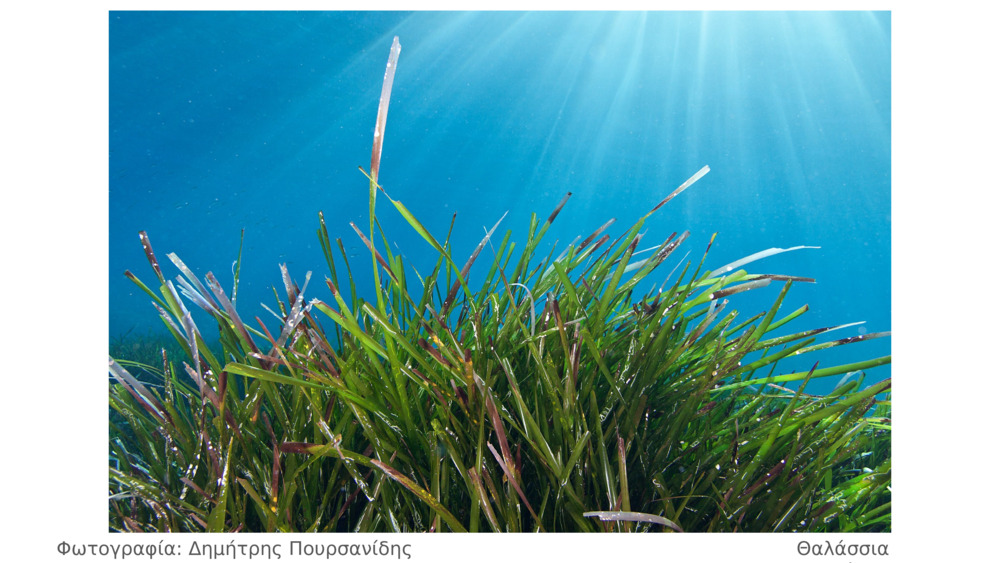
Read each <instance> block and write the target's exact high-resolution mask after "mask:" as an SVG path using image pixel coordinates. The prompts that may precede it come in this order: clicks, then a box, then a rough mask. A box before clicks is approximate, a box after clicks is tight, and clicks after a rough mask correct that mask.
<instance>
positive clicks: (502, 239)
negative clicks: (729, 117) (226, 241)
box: [109, 40, 891, 532]
mask: <svg viewBox="0 0 1000 563" xmlns="http://www.w3.org/2000/svg"><path fill="white" fill-rule="evenodd" d="M399 53H400V46H399V43H398V41H395V40H394V41H393V45H392V48H391V50H390V57H389V62H388V65H387V70H386V75H385V78H384V80H383V88H382V95H381V99H380V104H379V111H378V115H377V119H376V127H375V142H374V143H373V149H372V163H371V168H370V169H369V170H368V171H364V170H363V171H362V172H363V173H364V174H365V176H366V177H367V180H368V187H369V213H368V224H367V225H356V224H354V223H351V224H350V227H351V228H352V231H353V232H352V233H351V236H352V237H353V236H357V237H358V239H359V240H361V241H362V243H363V245H364V247H365V248H366V249H367V256H366V257H365V258H363V259H361V260H357V259H352V258H351V257H350V256H349V253H348V252H347V250H345V245H344V242H343V241H342V239H340V238H331V235H330V230H328V227H327V224H326V222H325V220H324V217H323V214H322V213H320V214H319V226H318V230H317V236H318V238H319V242H320V248H321V250H322V253H323V256H324V257H325V262H326V266H327V268H328V273H327V275H326V276H324V277H325V279H324V280H322V281H319V280H314V279H313V276H312V274H311V273H310V272H306V273H305V274H304V276H302V277H301V279H299V280H297V279H295V276H293V273H292V272H291V271H290V270H289V268H287V267H286V266H285V265H282V266H281V270H280V271H281V283H280V284H279V285H278V286H277V287H275V290H274V302H273V305H272V306H271V307H269V308H268V310H267V312H268V313H269V314H273V315H274V316H275V317H277V319H278V321H277V323H275V322H274V321H269V322H268V323H266V322H264V321H263V320H262V319H261V318H260V317H259V316H252V315H253V313H248V312H246V311H242V312H239V311H237V310H236V306H235V305H234V302H235V296H236V292H237V288H238V284H239V272H240V262H241V260H242V256H241V255H242V252H243V249H242V246H241V247H240V255H238V256H237V257H236V264H235V267H234V270H233V272H234V286H233V288H232V291H231V292H227V291H226V290H225V289H223V287H222V285H221V284H220V282H219V280H218V279H217V278H216V277H215V276H214V275H213V274H212V273H207V274H206V275H205V276H204V278H203V279H202V278H199V276H197V275H196V274H195V273H194V272H193V271H192V270H191V269H190V268H188V267H187V266H186V265H185V264H184V262H183V261H182V260H181V258H180V257H178V256H177V255H175V254H167V258H168V260H169V263H167V262H162V261H161V260H160V257H159V255H158V254H157V253H156V252H154V249H153V243H152V242H151V237H150V236H147V234H146V233H145V232H142V233H140V242H141V245H142V247H143V248H144V250H145V254H146V257H147V259H148V262H149V265H150V267H151V271H152V276H154V279H153V281H152V283H149V284H147V283H146V282H144V281H142V280H141V279H140V277H139V276H137V275H136V274H134V273H132V272H130V271H127V272H126V276H128V278H129V279H131V280H132V281H133V282H134V283H135V284H136V285H137V287H139V288H140V289H141V290H142V291H143V292H145V293H146V294H148V296H149V298H150V299H152V301H153V303H154V307H155V308H156V311H157V313H158V315H159V317H160V318H161V319H162V321H163V323H164V325H165V327H166V329H167V331H168V332H169V335H170V337H171V338H172V341H171V342H170V343H169V344H162V343H155V344H152V345H141V344H140V345H135V346H133V345H131V344H129V341H128V339H127V338H126V339H122V341H120V342H116V343H115V345H114V346H113V347H112V352H111V355H110V358H109V372H110V374H111V376H112V377H111V379H110V383H109V387H110V389H109V397H110V409H109V415H110V439H109V454H110V455H109V462H110V467H109V528H110V529H111V530H113V531H122V532H165V531H192V532H194V531H208V532H231V531H245V532H444V531H451V532H467V531H468V532H485V531H491V532H529V531H531V532H535V531H548V532H566V531H580V532H607V531H618V532H723V531H725V532H736V531H741V532H772V531H773V532H786V531H802V532H852V531H862V532H881V531H890V530H891V444H890V432H891V415H890V405H891V399H890V386H891V380H889V379H885V380H881V381H877V382H874V383H871V384H868V385H866V384H865V381H864V380H865V371H866V370H870V369H872V368H876V367H877V366H882V365H885V364H888V363H889V362H890V357H888V356H885V357H877V358H870V359H859V360H858V361H856V362H852V363H848V364H843V365H832V366H825V365H820V363H819V362H816V363H814V364H813V367H812V368H811V369H808V370H804V371H795V372H792V373H787V370H786V371H784V372H782V371H779V364H780V363H781V362H782V360H785V359H786V358H789V357H791V356H799V357H801V356H803V355H806V354H810V353H812V352H817V351H820V350H824V349H829V348H832V347H838V346H850V345H852V344H854V343H856V342H858V341H861V340H871V339H875V338H880V337H885V336H888V333H886V332H871V333H867V334H864V335H862V336H854V337H850V338H841V339H836V338H835V337H834V338H831V333H832V334H835V331H836V330H837V329H841V328H844V327H846V326H850V325H839V326H831V327H824V328H816V329H814V330H806V331H799V332H792V333H788V332H787V331H783V330H782V327H786V325H788V324H789V323H790V322H792V321H793V320H796V319H798V318H800V317H802V316H803V315H805V314H806V313H807V311H808V307H807V306H805V305H802V306H799V307H797V308H794V307H789V306H786V305H785V303H786V301H791V299H790V297H789V296H791V295H794V291H795V287H796V286H797V285H799V284H805V283H811V282H813V281H814V280H812V279H809V278H804V277H799V276H791V275H780V274H769V273H752V272H751V271H750V270H747V269H745V268H746V267H749V265H750V264H753V263H754V262H756V261H757V260H760V259H762V258H766V257H768V256H771V255H774V254H778V253H780V252H785V251H788V250H796V249H797V248H799V247H796V248H791V249H771V250H766V251H763V252H759V253H757V254H754V255H751V256H747V257H746V258H744V259H742V260H738V261H736V262H732V263H729V264H725V265H722V266H714V267H713V266H710V265H709V264H711V259H710V257H709V253H710V247H711V243H709V245H708V247H709V248H707V249H704V251H700V250H697V251H696V252H695V256H696V258H694V259H691V260H686V259H680V260H678V258H679V257H680V256H681V254H680V253H678V249H679V248H680V247H682V246H683V245H684V243H685V241H686V239H688V236H689V233H688V232H686V231H684V232H679V233H674V234H672V235H670V236H669V237H668V238H666V240H663V241H658V242H654V243H652V245H651V247H650V248H646V249H645V250H641V249H640V240H641V239H642V236H643V235H642V233H643V227H644V225H646V224H647V223H648V222H650V221H653V220H655V217H656V212H657V211H658V210H659V209H660V208H661V207H662V206H664V205H667V204H668V203H669V202H670V200H672V199H673V198H675V197H677V196H679V195H680V194H681V193H682V192H684V191H685V190H686V189H688V188H690V187H691V186H692V185H693V184H694V183H695V182H697V181H698V180H699V179H700V178H701V177H703V176H704V175H705V174H706V173H708V172H709V169H708V167H707V166H706V167H704V168H702V169H701V170H698V171H697V172H695V173H694V174H693V176H691V177H690V178H689V179H688V180H687V181H685V182H683V183H682V184H681V185H680V186H679V187H678V188H677V189H676V190H674V191H673V192H672V193H670V194H669V195H667V196H666V197H665V198H663V200H662V201H660V202H659V204H657V205H656V206H655V207H653V208H652V209H651V210H650V211H649V212H648V213H647V214H645V215H644V216H642V217H641V218H640V219H639V220H638V221H637V222H636V223H635V224H634V225H632V226H630V227H629V228H627V229H624V230H622V231H621V232H618V233H616V232H615V229H614V220H613V219H612V220H609V221H608V222H606V223H605V224H604V225H603V226H601V227H600V228H599V229H597V230H596V231H594V232H592V233H580V235H581V236H583V237H584V238H583V239H582V241H580V242H576V241H574V243H572V244H570V245H568V246H565V247H559V248H557V247H556V246H554V245H551V244H548V242H547V239H545V235H546V232H547V231H548V230H549V227H550V225H552V223H553V222H554V221H557V220H558V217H559V215H560V212H561V210H562V209H563V207H564V205H572V203H571V197H570V194H569V193H567V194H566V195H565V197H563V198H562V200H561V201H558V202H555V201H554V202H553V206H554V210H553V211H551V213H549V214H548V215H543V216H534V215H533V216H532V218H531V220H530V223H529V224H528V225H527V228H526V230H525V231H522V232H523V233H524V234H523V235H521V236H515V235H514V234H513V233H514V231H512V230H507V231H500V230H499V227H500V224H501V222H502V219H501V222H498V223H497V224H496V225H494V226H493V228H492V229H490V230H489V231H488V232H486V234H485V236H484V237H483V238H482V239H481V241H479V243H478V246H476V247H475V250H474V251H473V252H472V254H471V255H470V256H455V255H454V254H453V252H452V247H453V241H452V240H451V238H452V237H451V233H452V230H453V229H452V227H454V222H455V221H460V220H461V218H460V216H459V218H456V219H453V222H452V225H451V226H450V227H449V230H448V233H449V234H448V236H447V237H445V238H443V239H439V238H436V237H435V236H433V235H432V232H431V230H430V229H428V228H426V227H425V226H424V225H423V224H422V223H421V222H420V221H419V219H418V218H417V217H415V216H414V215H413V214H412V213H411V212H410V211H409V209H408V208H407V207H406V205H405V204H404V202H403V201H401V200H394V199H392V198H391V197H390V196H389V194H388V193H386V191H385V190H384V189H383V188H382V186H381V185H380V184H379V183H378V171H379V165H380V160H381V149H382V142H383V138H384V132H385V123H386V118H387V112H388V107H389V99H390V95H391V90H392V83H393V77H394V73H395V68H396V64H397V60H398V57H399ZM377 199H381V200H382V202H383V203H382V205H383V207H382V208H380V209H382V210H388V211H389V212H391V213H397V214H399V216H400V217H401V218H402V219H403V220H404V221H405V223H407V224H408V225H409V227H411V228H412V233H413V235H414V236H413V237H412V240H411V241H410V242H411V243H413V244H421V245H429V246H430V247H431V248H432V249H433V251H434V253H435V256H436V262H435V263H434V265H433V267H432V268H431V269H430V270H429V271H423V272H420V271H417V270H416V269H415V268H412V267H411V265H410V264H408V263H406V262H405V261H404V259H403V257H402V255H401V254H400V253H399V252H397V251H395V250H394V249H395V248H396V247H395V245H394V244H393V241H390V240H388V237H386V236H385V234H384V233H383V230H382V227H381V223H380V221H379V217H378V216H377V215H376V213H375V208H376V200H377ZM386 201H387V202H388V204H386ZM389 207H391V209H389ZM383 212H384V211H383ZM543 217H544V219H543ZM521 228H522V229H523V227H521ZM719 236H725V233H724V232H722V233H721V234H719ZM714 239H715V237H714V236H713V237H712V240H714ZM577 240H580V239H577ZM522 241H523V242H522ZM643 246H650V244H649V243H648V242H647V243H646V244H644V245H643ZM699 255H700V257H698V256H699ZM673 265H676V268H674V269H672V270H670V271H669V272H666V271H665V270H667V269H668V268H670V267H672V266H673ZM168 267H169V268H173V269H176V270H177V272H179V273H178V274H177V275H176V276H174V275H173V274H168V272H167V268H168ZM358 268H365V269H368V268H370V270H371V273H372V275H373V276H374V287H372V288H359V287H357V286H356V284H355V276H354V275H352V269H353V270H354V271H357V269H358ZM474 270H475V271H476V273H475V275H473V271H474ZM473 277H475V279H477V280H479V279H481V280H482V282H481V283H480V282H478V281H477V282H476V283H475V284H473V283H472V282H471V281H470V280H472V279H473ZM769 285H770V286H778V287H780V291H779V292H778V294H777V297H776V299H775V300H774V302H773V304H772V305H771V306H770V308H769V309H767V310H766V311H763V312H760V313H758V314H754V315H742V314H740V312H739V311H738V310H737V307H738V306H739V300H740V298H741V297H742V296H741V295H740V294H741V293H743V292H748V291H755V290H758V289H760V288H762V287H765V286H769ZM366 296H372V297H368V298H366ZM193 312H194V313H196V314H197V315H198V318H199V319H202V318H203V319H207V321H199V322H200V326H199V324H196V322H195V316H194V315H193V314H192V313H193ZM269 325H270V326H271V328H269ZM807 357H808V356H807ZM820 378H836V379H837V380H838V381H840V383H839V384H838V385H836V386H835V387H834V388H833V390H832V391H830V392H829V393H827V394H822V395H819V394H813V393H809V392H807V391H808V387H807V384H808V383H809V382H810V381H815V380H818V379H820Z"/></svg>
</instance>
